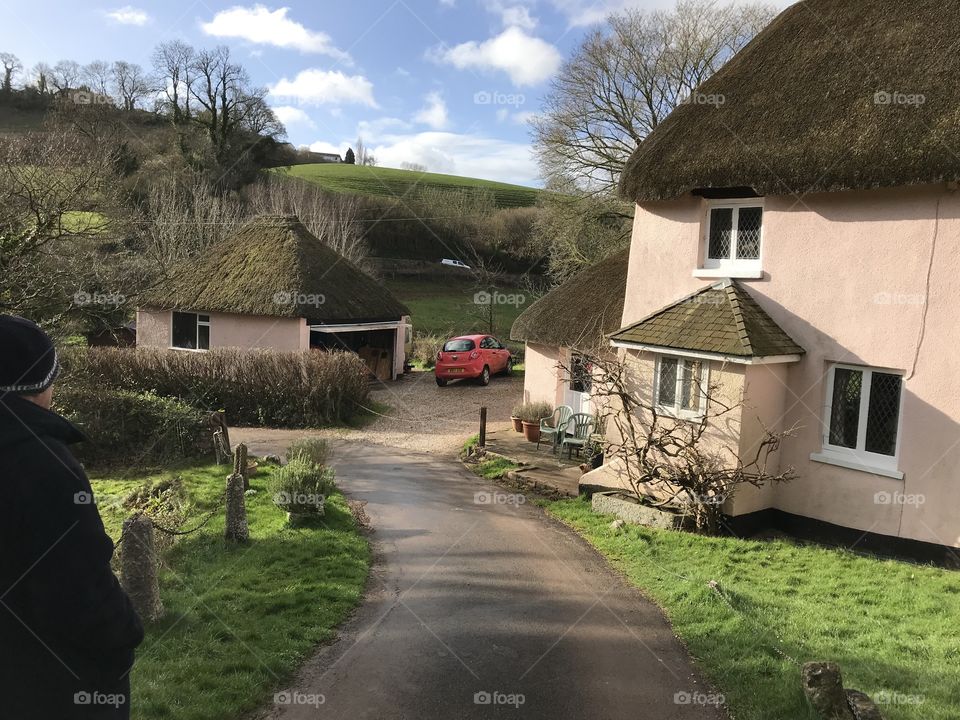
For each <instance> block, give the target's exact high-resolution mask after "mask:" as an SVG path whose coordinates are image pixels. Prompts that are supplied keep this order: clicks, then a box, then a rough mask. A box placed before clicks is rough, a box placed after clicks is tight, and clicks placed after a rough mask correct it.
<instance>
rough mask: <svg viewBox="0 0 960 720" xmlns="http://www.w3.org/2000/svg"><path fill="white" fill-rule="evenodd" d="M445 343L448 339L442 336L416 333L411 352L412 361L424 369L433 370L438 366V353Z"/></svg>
mask: <svg viewBox="0 0 960 720" xmlns="http://www.w3.org/2000/svg"><path fill="white" fill-rule="evenodd" d="M445 342H446V338H445V337H443V336H442V335H435V334H433V333H414V336H413V349H412V350H411V351H410V359H411V361H412V362H415V363H418V364H419V365H422V366H423V367H426V368H432V367H433V366H434V365H436V364H437V353H438V352H440V348H442V347H443V343H445Z"/></svg>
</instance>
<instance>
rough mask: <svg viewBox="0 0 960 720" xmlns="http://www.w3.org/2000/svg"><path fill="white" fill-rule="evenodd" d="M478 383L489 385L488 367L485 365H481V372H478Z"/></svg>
mask: <svg viewBox="0 0 960 720" xmlns="http://www.w3.org/2000/svg"><path fill="white" fill-rule="evenodd" d="M480 384H481V385H489V384H490V368H489V367H487V366H486V365H484V366H483V372H482V373H480Z"/></svg>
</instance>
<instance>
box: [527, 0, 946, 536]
mask: <svg viewBox="0 0 960 720" xmlns="http://www.w3.org/2000/svg"><path fill="white" fill-rule="evenodd" d="M958 37H960V2H958V0H948V1H947V2H946V3H944V2H943V0H937V1H936V2H935V1H934V0H873V1H872V2H863V1H860V0H857V1H856V2H836V1H835V0H804V1H802V2H798V3H796V4H795V5H793V6H791V7H789V8H788V9H787V10H785V11H784V12H783V13H782V14H781V15H780V16H779V17H778V18H777V19H776V20H775V21H774V22H773V23H772V24H771V25H770V26H769V27H767V28H766V29H765V30H764V31H763V32H762V33H760V34H759V35H758V36H757V37H756V38H755V39H754V40H753V42H751V43H750V44H749V45H748V46H747V47H746V48H744V49H743V50H742V51H741V52H740V53H739V54H738V55H737V56H736V57H734V58H733V59H732V60H731V61H730V62H729V63H728V64H727V65H726V66H725V67H724V68H723V69H721V70H720V71H719V72H718V73H716V75H714V76H713V77H712V78H710V79H709V80H708V81H706V82H705V83H704V84H703V85H702V86H701V87H700V88H698V91H697V92H696V93H695V94H694V95H693V96H692V97H691V98H690V100H689V102H686V103H684V104H682V105H680V106H679V107H678V108H677V109H676V110H675V111H674V112H673V113H672V114H671V115H670V116H669V117H668V118H667V119H666V120H665V121H664V122H663V123H662V124H661V125H660V126H659V127H657V128H656V129H655V130H654V131H653V132H652V133H651V134H650V136H649V137H648V138H647V139H646V140H645V141H644V142H643V143H642V144H641V145H640V147H639V148H638V149H637V151H636V152H635V153H634V155H633V157H632V158H631V159H630V161H629V163H628V164H627V166H626V168H625V170H624V173H623V176H622V182H621V191H622V194H623V196H624V197H625V198H627V199H629V200H631V201H634V202H635V203H636V215H635V220H634V226H633V238H632V244H631V248H630V258H629V267H628V272H627V280H626V286H625V287H626V291H625V301H624V308H623V316H622V319H621V329H620V330H618V331H617V332H615V333H613V334H612V342H613V344H614V346H615V347H616V348H618V350H619V351H620V352H621V353H622V357H623V358H624V360H625V361H626V362H628V363H631V364H633V365H634V368H633V369H634V370H635V371H636V374H637V376H638V377H642V378H645V381H646V382H645V384H646V389H645V390H644V392H645V393H646V397H647V400H648V401H649V402H652V403H654V404H656V406H657V407H658V408H661V410H662V411H663V412H667V413H673V414H674V415H675V416H676V417H678V418H683V417H686V416H692V417H696V416H697V415H698V413H702V412H703V403H704V402H705V399H704V398H703V397H702V396H698V393H699V392H700V391H699V390H698V387H708V386H709V384H711V383H713V382H717V383H720V384H721V385H722V386H723V388H724V390H725V392H727V393H729V395H730V396H732V397H733V398H735V399H737V400H739V401H742V411H741V412H740V414H739V417H738V418H737V419H736V422H731V423H729V424H726V425H725V427H723V428H719V427H717V428H714V431H715V432H714V438H713V440H714V441H715V442H716V444H717V447H718V448H721V449H724V450H725V451H727V450H731V449H732V450H735V451H736V450H739V451H741V452H743V453H749V451H750V450H751V448H753V447H755V445H756V443H757V442H758V438H759V437H761V430H762V428H764V427H766V428H771V429H774V430H782V429H785V428H789V427H793V426H796V428H797V431H796V436H795V437H793V438H791V439H789V440H787V441H786V442H785V443H784V445H783V447H782V449H781V450H780V452H779V455H778V457H777V458H776V462H777V463H778V465H779V466H780V467H786V466H792V467H793V468H795V469H796V471H797V472H798V474H799V479H797V480H795V481H793V482H790V483H787V484H779V485H775V486H770V487H766V488H763V489H756V488H752V487H750V488H746V489H744V490H743V491H741V492H739V493H737V494H736V495H735V497H733V498H732V499H729V500H728V501H727V502H726V504H725V510H726V511H727V513H728V514H729V515H732V516H735V517H737V518H739V519H740V520H742V521H743V522H744V524H745V525H747V524H749V523H750V522H751V521H755V522H754V524H789V525H791V526H792V527H801V526H803V527H806V528H819V529H822V530H824V531H825V532H826V531H830V532H837V533H839V534H841V535H844V534H845V535H846V536H847V537H848V538H849V541H850V543H854V542H856V543H857V544H858V547H862V546H863V545H864V544H866V543H869V542H871V541H877V542H882V541H884V540H885V539H886V540H889V539H890V538H897V539H901V540H906V541H910V542H912V543H915V544H916V542H917V541H919V542H921V543H925V544H929V545H925V546H924V547H929V548H933V547H934V546H948V547H960V513H958V512H957V508H958V507H960V372H958V373H954V372H953V370H954V369H957V368H956V367H955V366H958V362H957V360H956V359H955V358H956V354H955V353H956V349H957V347H958V346H960V326H958V324H957V303H958V301H960V287H958V285H957V279H956V278H957V268H958V267H960V192H958V184H957V181H958V179H960V112H958V109H957V108H958V105H957V97H958V96H960V73H958V72H957V69H958V68H957V62H956V61H955V60H956V57H957V55H956V53H955V52H953V51H952V50H951V48H953V47H954V46H955V44H956V41H957V38H958ZM699 293H709V294H710V296H711V298H712V300H711V301H710V302H699V301H696V302H695V301H692V300H691V299H695V298H697V297H698V294H699ZM522 334H524V333H522ZM697 381H700V382H699V383H698V382H697ZM582 482H583V483H584V484H585V485H593V486H603V487H617V486H619V485H622V483H623V468H617V467H616V465H615V464H611V465H608V466H605V467H603V468H600V469H598V470H595V471H593V472H591V473H588V474H587V475H585V476H584V479H583V481H582ZM918 547H920V546H919V545H918Z"/></svg>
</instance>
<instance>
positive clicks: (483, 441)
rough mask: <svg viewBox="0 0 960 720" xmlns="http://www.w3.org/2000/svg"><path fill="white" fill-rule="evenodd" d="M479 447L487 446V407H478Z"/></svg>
mask: <svg viewBox="0 0 960 720" xmlns="http://www.w3.org/2000/svg"><path fill="white" fill-rule="evenodd" d="M479 446H480V447H486V446H487V407H486V405H483V406H481V407H480V443H479Z"/></svg>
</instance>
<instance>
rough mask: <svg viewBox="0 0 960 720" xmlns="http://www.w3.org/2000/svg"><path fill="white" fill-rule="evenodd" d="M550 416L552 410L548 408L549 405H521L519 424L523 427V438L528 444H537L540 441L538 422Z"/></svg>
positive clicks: (543, 403)
mask: <svg viewBox="0 0 960 720" xmlns="http://www.w3.org/2000/svg"><path fill="white" fill-rule="evenodd" d="M552 414H553V408H552V407H550V403H545V402H535V403H524V404H523V405H521V406H520V424H521V425H522V426H523V437H524V438H526V439H527V440H528V441H529V442H537V441H538V440H539V439H540V420H541V419H543V418H545V417H550V415H552Z"/></svg>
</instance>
